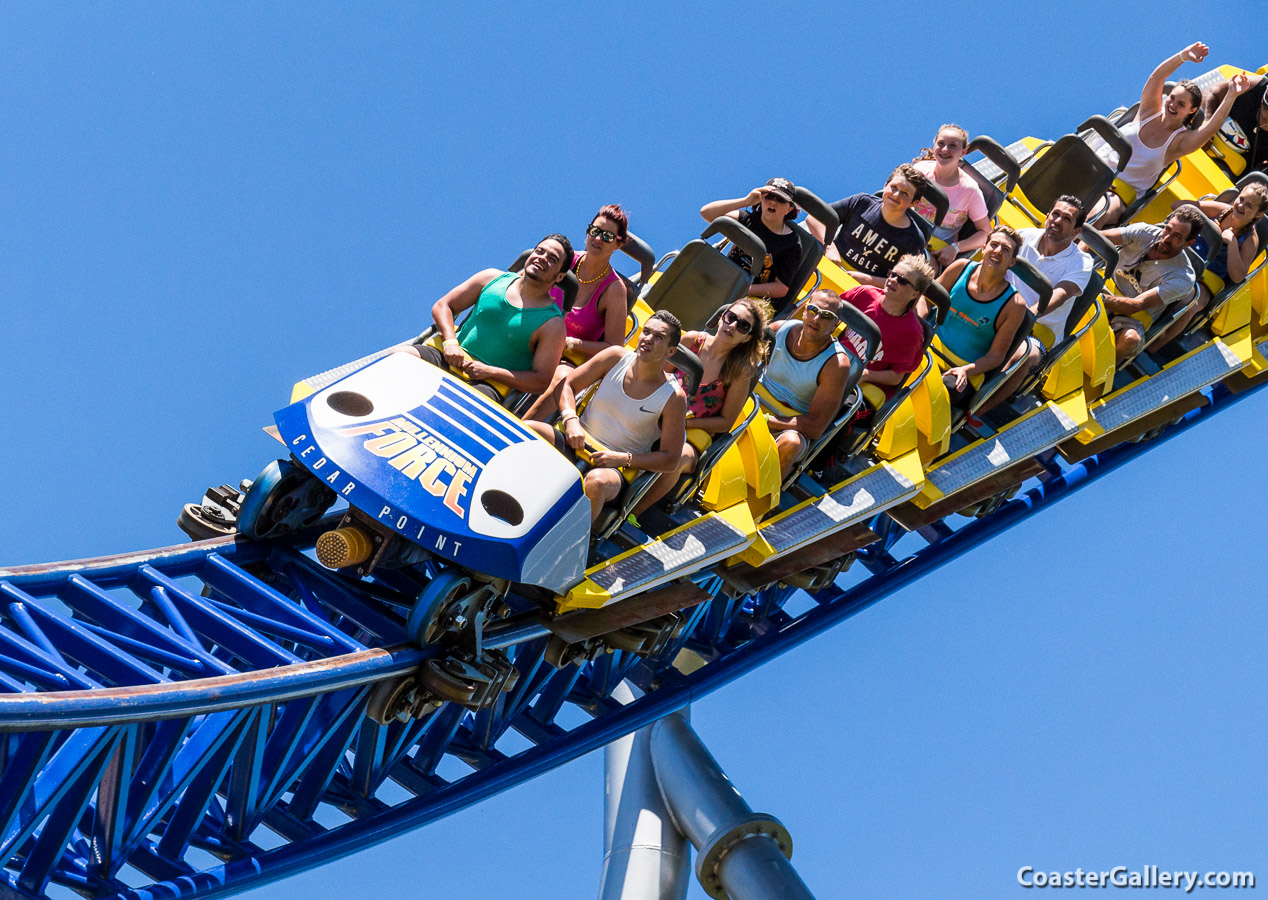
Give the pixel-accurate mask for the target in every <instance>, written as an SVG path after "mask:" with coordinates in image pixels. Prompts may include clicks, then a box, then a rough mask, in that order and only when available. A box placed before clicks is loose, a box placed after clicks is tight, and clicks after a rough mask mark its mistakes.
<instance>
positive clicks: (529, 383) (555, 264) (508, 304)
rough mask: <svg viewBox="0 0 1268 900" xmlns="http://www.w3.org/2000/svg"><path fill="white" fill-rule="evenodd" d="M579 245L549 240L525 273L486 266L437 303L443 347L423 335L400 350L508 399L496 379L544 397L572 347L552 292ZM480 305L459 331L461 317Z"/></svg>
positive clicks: (434, 311)
mask: <svg viewBox="0 0 1268 900" xmlns="http://www.w3.org/2000/svg"><path fill="white" fill-rule="evenodd" d="M572 258H573V253H572V244H571V243H569V241H568V238H566V237H564V236H563V235H562V234H550V235H547V236H546V237H544V238H542V239H541V240H540V241H539V242H538V243H537V246H536V247H534V248H533V251H532V253H530V254H529V257H528V260H527V261H526V262H525V263H524V270H523V271H522V272H504V271H502V270H501V269H485V270H483V271H481V272H477V273H476V274H474V275H472V276H471V277H470V278H468V279H467V280H466V281H464V282H463V283H462V284H460V285H458V286H457V287H455V288H453V289H452V290H451V291H449V292H448V293H447V294H445V295H444V296H443V297H441V298H440V299H439V300H437V301H436V302H435V304H434V305H433V306H432V308H431V317H432V322H434V323H435V325H436V331H437V332H439V334H440V336H441V339H442V341H443V343H442V345H441V349H440V350H437V349H436V348H435V347H432V346H429V345H428V344H427V342H426V341H425V340H422V339H420V340H417V341H414V342H413V343H411V344H405V345H403V346H401V347H398V348H397V349H398V350H400V351H402V352H405V353H413V354H414V355H415V356H419V357H421V358H422V359H423V360H424V361H426V362H429V363H431V364H432V365H434V366H439V367H440V368H442V369H447V370H449V371H453V372H461V373H462V374H463V375H464V376H465V377H466V378H467V380H468V381H470V382H471V386H472V387H473V388H475V389H476V390H477V391H479V392H480V393H482V394H484V395H485V396H487V397H489V398H490V399H492V400H493V401H494V402H500V400H501V396H500V394H499V393H498V391H497V389H496V388H495V387H494V386H493V385H492V384H489V383H488V382H491V381H496V382H499V383H501V384H504V385H506V386H507V387H510V388H512V389H514V390H518V391H523V392H525V393H528V394H539V393H541V392H542V391H544V390H546V388H547V387H548V386H549V385H550V377H551V375H552V374H553V373H554V371H555V367H556V366H558V365H559V358H560V357H561V356H562V355H563V352H564V340H565V338H566V337H567V334H566V332H565V329H564V314H563V312H561V311H560V309H559V306H558V305H557V304H556V303H555V301H554V299H553V298H552V297H551V296H550V289H551V288H552V287H553V286H554V285H556V284H558V283H559V282H560V281H562V280H563V278H564V276H565V275H566V274H567V273H568V272H569V270H570V269H571V268H572ZM470 307H474V309H472V310H471V314H470V315H468V316H467V318H466V320H465V321H464V322H463V323H462V327H460V328H458V327H455V325H454V317H455V316H456V315H457V314H458V313H460V312H462V311H463V310H465V309H468V308H470Z"/></svg>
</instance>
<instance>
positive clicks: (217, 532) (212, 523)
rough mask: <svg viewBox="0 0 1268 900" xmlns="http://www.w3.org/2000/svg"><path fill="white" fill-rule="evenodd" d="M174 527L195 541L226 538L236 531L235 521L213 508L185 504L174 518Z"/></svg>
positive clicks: (236, 522) (204, 505)
mask: <svg viewBox="0 0 1268 900" xmlns="http://www.w3.org/2000/svg"><path fill="white" fill-rule="evenodd" d="M176 525H177V527H179V528H180V530H181V531H183V532H185V533H186V534H187V535H189V536H190V537H191V538H193V539H194V540H196V541H205V540H206V539H207V538H217V537H227V536H229V535H231V534H236V533H237V531H238V521H237V519H235V518H233V517H231V516H230V515H228V514H227V513H226V512H224V511H223V510H221V509H219V508H218V507H215V506H208V505H206V504H203V503H186V504H185V506H184V507H183V508H182V509H181V513H180V515H179V516H177V517H176Z"/></svg>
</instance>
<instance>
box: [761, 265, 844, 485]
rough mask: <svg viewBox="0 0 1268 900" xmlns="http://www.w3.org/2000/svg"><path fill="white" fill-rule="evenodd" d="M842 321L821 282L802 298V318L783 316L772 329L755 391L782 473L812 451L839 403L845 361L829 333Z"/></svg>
mask: <svg viewBox="0 0 1268 900" xmlns="http://www.w3.org/2000/svg"><path fill="white" fill-rule="evenodd" d="M840 321H841V298H840V297H839V296H837V294H836V293H835V292H833V291H829V290H826V289H823V288H820V289H819V290H817V291H815V292H814V293H812V294H811V295H810V296H809V297H808V298H807V299H806V306H805V309H803V310H802V315H801V321H800V322H799V321H797V320H795V319H789V320H787V321H786V322H783V323H782V324H781V325H780V327H779V331H778V332H777V333H776V335H775V347H774V349H773V350H772V351H771V358H770V364H769V365H767V367H766V371H765V372H764V373H763V374H762V380H761V381H760V382H758V389H757V397H758V400H760V401H761V404H762V409H763V410H764V411H765V412H766V424H767V426H768V427H769V428H770V430H771V432H772V434H774V436H775V446H776V448H777V449H778V450H779V471H780V473H781V474H782V475H787V474H788V472H789V471H790V470H791V469H792V467H793V465H794V464H795V463H796V462H797V461H798V460H800V459H802V458H803V457H804V456H805V455H806V454H807V453H809V452H810V444H811V443H812V442H813V441H814V440H815V439H816V438H818V437H819V436H820V435H821V434H823V432H824V429H826V428H827V427H828V426H829V425H830V424H832V419H833V417H835V416H836V414H837V411H838V410H840V408H841V398H842V396H843V395H844V393H845V378H846V375H847V373H848V372H849V363H848V362H847V360H846V357H845V350H844V349H843V348H842V347H841V345H840V344H839V343H837V342H836V341H834V340H833V339H832V333H833V331H834V330H835V329H836V327H837V324H838V323H839V322H840Z"/></svg>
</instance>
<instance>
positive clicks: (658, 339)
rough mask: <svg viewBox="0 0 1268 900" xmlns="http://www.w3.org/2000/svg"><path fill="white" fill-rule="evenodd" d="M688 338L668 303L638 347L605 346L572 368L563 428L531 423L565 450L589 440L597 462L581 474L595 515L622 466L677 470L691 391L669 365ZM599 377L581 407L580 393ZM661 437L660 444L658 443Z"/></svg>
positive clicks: (615, 490)
mask: <svg viewBox="0 0 1268 900" xmlns="http://www.w3.org/2000/svg"><path fill="white" fill-rule="evenodd" d="M681 337H682V325H681V324H680V323H679V321H678V319H677V317H675V316H674V315H673V314H672V313H670V312H667V311H665V310H660V311H659V312H656V313H653V314H652V315H651V316H650V317H648V319H647V321H646V322H645V323H643V331H642V334H641V335H640V336H639V340H638V347H637V349H635V350H628V349H626V348H625V347H607V348H605V349H603V350H600V351H599V352H598V353H596V354H595V355H594V356H592V357H590V359H588V360H586V361H585V362H583V363H582V364H581V365H579V366H577V368H575V369H573V370H572V371H571V372H570V373H569V374H568V377H566V378H565V379H564V380H563V381H561V382H560V383H559V387H558V389H557V391H556V393H557V400H558V404H559V409H560V417H559V418H560V422H561V424H562V425H563V429H564V433H563V434H560V433H559V431H557V430H556V429H555V428H553V427H552V426H550V425H548V424H546V423H545V422H540V421H531V422H528V423H527V424H528V425H529V426H530V427H531V428H532V429H533V430H534V431H536V432H537V433H538V434H539V435H541V436H542V437H544V438H546V439H547V440H549V441H552V442H553V443H554V445H555V447H556V449H558V450H559V451H560V452H563V451H564V450H565V449H568V450H572V451H577V450H581V449H582V448H583V447H584V446H586V445H587V443H590V444H591V446H592V447H593V446H594V445H595V444H597V445H598V448H597V449H592V451H591V452H590V457H589V461H590V464H591V466H592V468H590V469H589V471H587V472H586V474H585V476H584V478H583V488H584V490H585V494H586V496H587V497H588V498H589V499H590V520H591V521H592V522H593V521H594V520H595V519H597V518H598V517H599V513H600V512H601V511H602V510H603V505H604V504H605V503H608V502H609V501H611V500H614V499H616V497H617V495H618V494H619V493H620V492H621V485H622V483H623V482H622V476H621V472H622V471H626V472H630V471H632V470H634V469H644V470H647V471H650V472H671V471H673V470H674V469H675V468H676V467H677V466H678V462H679V460H680V459H681V456H682V444H683V433H684V431H685V430H686V424H685V423H686V416H687V398H686V396H685V395H684V394H683V392H682V387H681V386H680V385H679V384H678V382H677V380H676V379H674V378H673V377H672V376H670V375H668V374H666V372H665V364H666V362H668V360H669V357H670V356H671V355H672V354H673V352H674V350H675V349H677V347H678V342H679V340H680V339H681ZM596 381H597V382H599V386H598V388H597V389H596V390H595V391H594V393H593V395H592V396H591V397H590V401H589V402H588V403H587V404H586V406H585V409H584V410H583V411H582V412H581V413H580V414H578V413H577V396H576V395H577V393H578V392H580V391H582V390H584V389H585V388H587V387H589V386H590V385H592V384H594V383H595V382H596ZM658 441H659V446H658V447H656V449H653V447H654V446H655V445H656V443H657V442H658Z"/></svg>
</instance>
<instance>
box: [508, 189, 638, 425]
mask: <svg viewBox="0 0 1268 900" xmlns="http://www.w3.org/2000/svg"><path fill="white" fill-rule="evenodd" d="M629 224H630V220H629V216H627V215H626V213H625V210H623V209H621V207H620V206H618V205H617V204H615V203H609V204H608V205H607V206H604V207H603V208H602V209H600V210H599V211H598V213H596V214H595V217H594V218H593V219H591V220H590V224H589V225H587V226H586V244H585V247H586V249H585V252H584V253H578V254H577V258H576V261H575V262H574V263H573V266H572V271H573V272H574V273H576V276H577V281H578V282H580V287H579V288H578V290H577V296H576V299H574V300H573V304H572V309H570V310H568V311H567V312H566V313H565V314H564V327H565V328H566V330H567V333H568V336H567V338H566V339H565V342H564V357H563V359H562V360H560V363H559V366H558V367H557V368H556V370H555V376H554V378H552V379H551V382H550V386H549V387H548V388H547V389H546V390H545V391H544V392H542V395H541V396H540V397H538V398H537V400H536V401H535V402H534V403H533V405H532V406H531V407H529V409H528V411H527V412H526V413H525V416H526V417H528V418H542V417H544V416H548V415H550V414H551V413H553V412H554V411H555V400H554V393H555V388H556V387H557V386H558V385H559V382H561V381H563V379H564V378H566V377H567V375H568V373H569V372H570V371H572V368H573V367H574V366H576V365H579V364H580V363H582V362H585V361H586V360H587V359H589V358H590V357H592V356H594V355H595V354H596V353H598V352H599V351H600V350H603V349H605V348H607V347H619V346H622V345H623V344H624V343H625V320H626V317H627V315H628V312H629V307H628V303H629V300H628V297H627V296H626V288H625V282H624V281H622V280H621V276H620V275H618V274H617V272H616V270H615V269H613V268H612V254H613V253H615V252H616V251H617V250H619V249H621V247H623V246H625V241H626V236H627V235H628V234H629ZM553 296H554V297H555V303H557V304H558V305H559V308H560V309H563V302H564V297H563V292H562V291H555V292H554V294H553Z"/></svg>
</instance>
